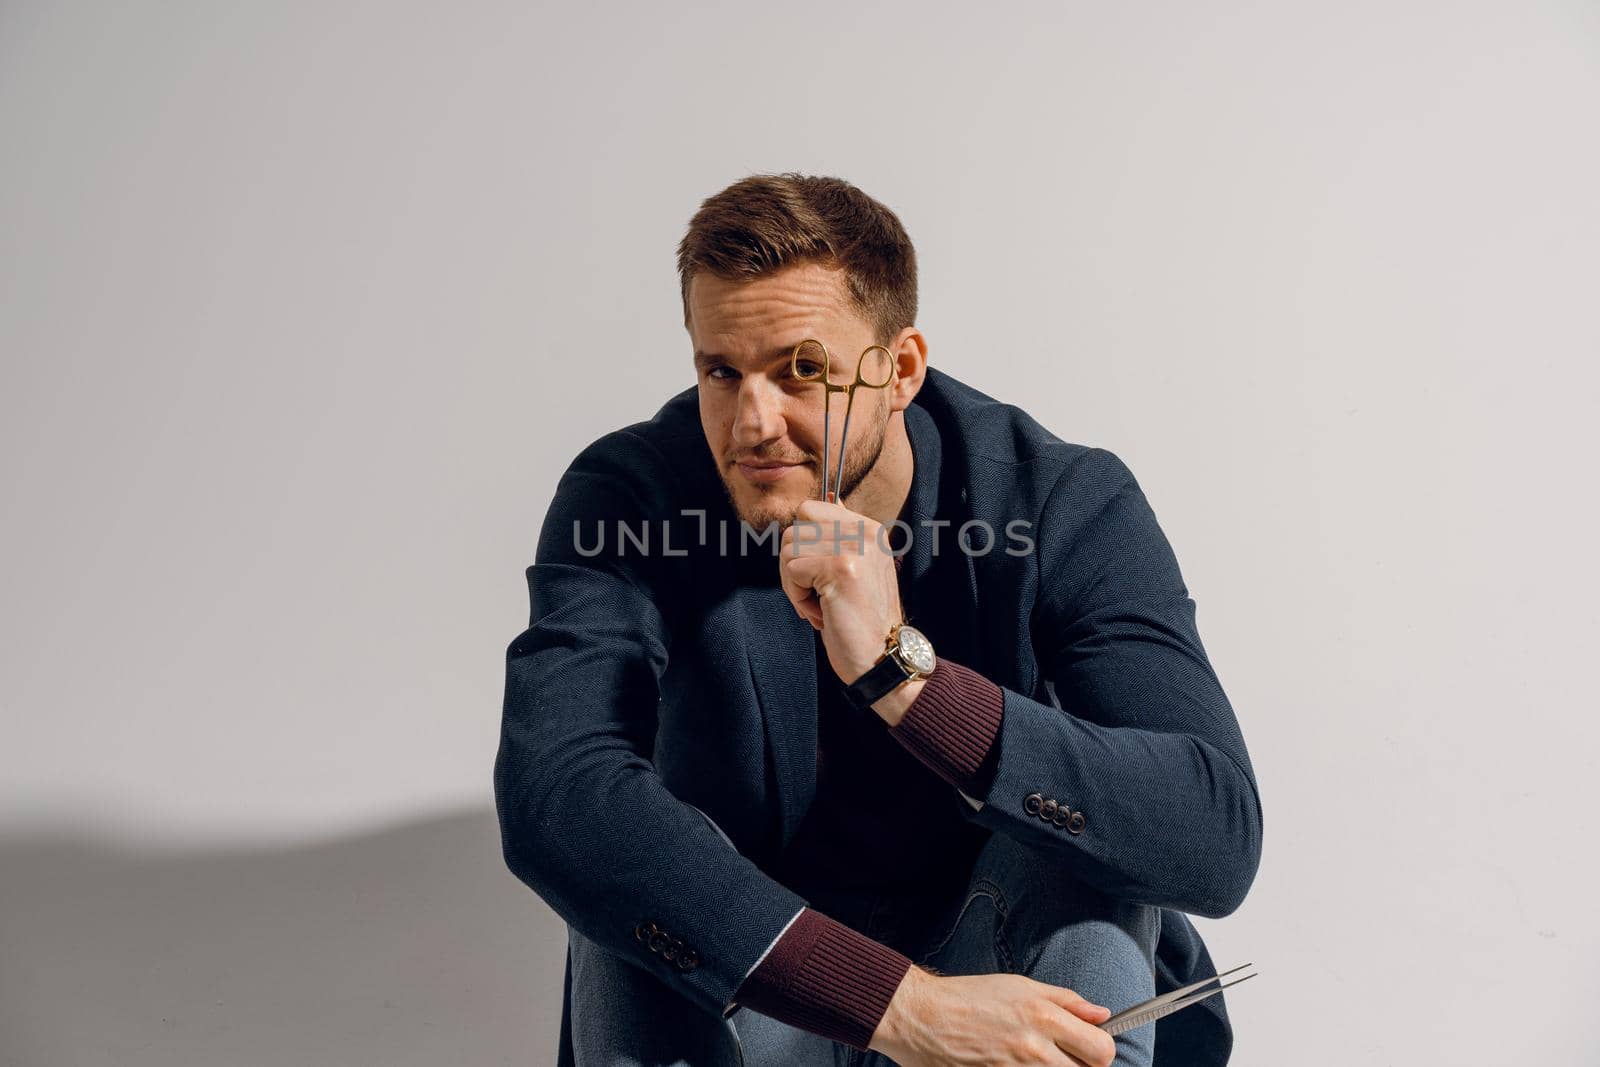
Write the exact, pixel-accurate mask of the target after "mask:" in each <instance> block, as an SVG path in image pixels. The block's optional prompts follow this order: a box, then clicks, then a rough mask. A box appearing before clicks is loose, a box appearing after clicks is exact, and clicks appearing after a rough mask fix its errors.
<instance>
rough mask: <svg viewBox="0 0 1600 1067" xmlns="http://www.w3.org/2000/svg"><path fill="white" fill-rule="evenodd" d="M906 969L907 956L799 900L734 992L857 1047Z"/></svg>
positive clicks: (752, 1005) (756, 1007)
mask: <svg viewBox="0 0 1600 1067" xmlns="http://www.w3.org/2000/svg"><path fill="white" fill-rule="evenodd" d="M909 970H911V959H910V958H909V957H907V956H905V955H902V954H901V953H899V952H896V951H895V950H894V949H892V948H890V947H889V946H887V945H882V944H879V943H878V942H876V941H874V940H872V938H870V937H868V936H867V935H865V934H862V933H858V932H857V931H855V930H853V929H851V928H850V927H848V926H846V925H845V924H844V923H842V922H839V921H838V920H837V919H833V918H830V917H829V916H827V915H824V914H822V912H820V911H814V910H812V909H811V908H806V909H804V910H803V911H801V912H800V915H799V916H798V917H797V918H796V919H795V921H794V922H793V923H792V924H791V925H790V926H789V929H788V930H786V931H785V932H784V934H783V936H782V937H780V938H778V942H777V944H775V945H773V946H772V950H771V951H770V952H768V953H767V957H766V959H764V960H762V961H761V964H760V966H758V967H757V968H756V969H755V970H754V971H751V972H750V974H749V976H748V977H746V978H745V980H744V982H743V983H742V984H741V985H740V986H739V991H738V993H736V994H735V995H734V998H733V999H734V1000H736V1001H738V1002H739V1003H740V1004H741V1005H743V1006H744V1007H747V1008H749V1009H750V1010H752V1011H758V1012H760V1013H761V1014H762V1015H769V1016H771V1017H772V1018H774V1019H777V1020H778V1021H779V1022H784V1023H788V1024H789V1025H790V1026H795V1027H799V1028H800V1029H802V1030H809V1031H810V1032H811V1033H814V1034H821V1035H822V1036H823V1037H826V1038H828V1039H829V1040H831V1041H838V1042H840V1043H841V1044H845V1045H849V1046H850V1047H851V1048H857V1049H861V1050H863V1051H864V1050H865V1049H866V1047H867V1043H868V1042H869V1041H871V1040H872V1033H873V1031H874V1030H876V1029H877V1028H878V1022H879V1021H880V1020H881V1019H882V1018H883V1013H884V1012H885V1011H887V1010H888V1008H889V1001H891V1000H893V999H894V992H895V990H896V989H898V988H900V982H901V980H902V979H904V978H905V976H906V972H907V971H909Z"/></svg>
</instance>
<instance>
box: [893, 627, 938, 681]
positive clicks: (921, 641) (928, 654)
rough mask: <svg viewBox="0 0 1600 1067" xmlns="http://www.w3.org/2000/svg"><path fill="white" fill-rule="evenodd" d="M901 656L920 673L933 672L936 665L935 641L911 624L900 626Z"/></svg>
mask: <svg viewBox="0 0 1600 1067" xmlns="http://www.w3.org/2000/svg"><path fill="white" fill-rule="evenodd" d="M898 637H899V645H900V658H901V659H902V660H904V661H905V662H906V664H907V665H908V666H909V667H910V668H911V669H912V670H914V671H916V672H917V673H918V674H932V673H933V668H934V665H935V662H936V661H935V659H934V655H933V643H932V642H931V641H929V640H928V639H927V638H926V637H924V636H922V631H921V630H917V629H914V628H912V627H910V626H902V627H900V632H899V635H898Z"/></svg>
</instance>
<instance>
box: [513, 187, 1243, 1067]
mask: <svg viewBox="0 0 1600 1067" xmlns="http://www.w3.org/2000/svg"><path fill="white" fill-rule="evenodd" d="M679 273H680V281H681V286H682V292H683V300H684V314H685V325H686V327H687V329H688V333H689V338H690V341H691V347H692V351H693V362H694V367H695V371H696V377H697V384H696V386H695V388H693V389H690V390H686V391H685V392H683V393H680V394H679V395H677V396H675V397H674V398H672V399H671V400H670V401H668V403H667V404H666V405H665V406H664V407H663V408H662V409H661V410H660V411H659V412H658V413H657V414H656V416H655V417H654V418H653V419H651V420H649V421H648V422H643V423H636V424H634V425H632V426H629V427H626V428H624V429H621V430H618V431H615V432H613V433H610V434H607V435H606V436H604V437H602V438H601V439H600V440H598V441H596V442H594V443H593V444H592V445H590V446H589V447H588V448H586V449H584V450H583V452H582V453H581V454H580V455H579V456H578V457H577V459H575V460H574V461H573V463H572V465H571V466H570V467H569V468H568V470H567V472H566V474H565V475H564V476H563V478H562V480H561V483H560V485H559V486H558V488H557V490H556V494H555V499H554V500H553V501H552V503H551V506H550V509H549V512H548V514H547V516H546V519H545V523H544V528H543V531H542V534H541V537H540V541H539V546H538V550H537V557H536V562H535V563H534V565H533V566H532V567H530V568H529V569H528V574H527V576H528V584H529V593H530V598H531V604H532V613H531V619H530V625H529V627H528V629H527V630H526V631H524V632H523V633H522V634H521V635H520V636H518V637H517V638H516V639H515V640H514V641H513V642H512V643H511V646H510V647H509V649H508V650H507V679H506V699H505V707H504V720H503V729H502V735H501V744H500V751H499V755H498V758H497V760H496V765H495V786H496V797H497V806H498V810H499V816H500V824H501V830H502V839H503V844H504V851H505V859H506V862H507V864H508V866H509V867H510V868H511V870H512V871H513V872H515V873H516V874H517V876H518V877H519V878H521V879H522V880H523V881H524V882H526V883H527V884H528V885H529V886H530V887H532V888H533V889H534V890H535V891H536V892H538V893H539V894H540V896H542V897H543V898H544V900H545V901H546V902H547V903H549V904H550V906H551V907H552V908H554V909H555V911H556V912H557V913H558V914H560V915H561V916H562V918H563V919H565V920H566V922H567V924H568V932H569V940H568V956H567V973H566V979H565V990H564V1002H563V1009H562V1036H561V1048H560V1061H561V1062H562V1063H563V1064H572V1063H576V1064H579V1065H587V1064H607V1065H610V1064H636V1063H637V1064H644V1063H649V1064H685V1065H693V1067H703V1065H710V1064H717V1065H721V1064H729V1065H731V1064H739V1063H743V1064H767V1063H772V1064H778V1063H783V1064H868V1063H870V1064H883V1063H885V1062H889V1061H892V1062H894V1063H898V1064H902V1065H905V1067H922V1065H943V1064H976V1063H994V1064H1098V1065H1104V1064H1107V1063H1111V1062H1113V1058H1115V1062H1116V1063H1118V1064H1124V1065H1132V1064H1150V1063H1152V1062H1158V1061H1157V1059H1156V1057H1159V1062H1160V1063H1161V1064H1163V1065H1167V1064H1171V1065H1179V1064H1181V1065H1185V1067H1191V1065H1197V1064H1202V1065H1203V1064H1209V1063H1224V1062H1226V1060H1227V1058H1228V1054H1229V1051H1230V1049H1231V1044H1232V1039H1231V1030H1230V1029H1229V1026H1228V1022H1227V1017H1226V1014H1225V1011H1224V1008H1223V1004H1222V998H1221V997H1220V996H1216V997H1212V998H1211V999H1210V1000H1208V1001H1205V1002H1203V1003H1202V1004H1200V1005H1197V1006H1195V1007H1192V1008H1190V1009H1187V1010H1185V1011H1182V1012H1179V1013H1177V1014H1175V1015H1172V1016H1169V1017H1168V1018H1167V1019H1164V1020H1162V1021H1161V1022H1160V1023H1158V1024H1152V1025H1146V1026H1144V1027H1141V1028H1139V1029H1137V1030H1134V1031H1132V1032H1130V1033H1128V1034H1125V1035H1122V1036H1121V1037H1119V1038H1117V1039H1116V1040H1115V1042H1113V1041H1112V1040H1111V1039H1110V1038H1109V1037H1108V1036H1107V1035H1106V1034H1105V1033H1104V1032H1103V1031H1101V1030H1100V1029H1099V1028H1098V1027H1097V1026H1096V1025H1095V1024H1097V1023H1099V1022H1101V1021H1103V1020H1104V1019H1106V1018H1107V1017H1108V1016H1109V1014H1110V1013H1111V1012H1113V1011H1119V1010H1121V1009H1123V1008H1125V1007H1128V1006H1130V1005H1131V1004H1134V1003H1137V1002H1139V1001H1140V1000H1143V999H1146V998H1147V997H1149V996H1151V995H1153V994H1154V993H1156V992H1161V991H1165V990H1168V989H1171V988H1174V987H1176V986H1177V985H1180V984H1184V983H1187V982H1190V981H1195V980H1197V979H1200V978H1204V977H1209V976H1210V975H1212V974H1214V973H1215V969H1214V968H1213V967H1212V964H1211V961H1210V959H1209V957H1208V955H1207V953H1206V951H1205V948H1204V946H1203V944H1202V943H1201V941H1200V939H1199V937H1198V935H1197V934H1196V932H1195V930H1194V927H1193V925H1192V924H1191V923H1189V921H1188V920H1187V918H1186V917H1185V915H1184V913H1192V914H1200V915H1206V916H1211V917H1216V916H1222V915H1226V914H1228V913H1230V912H1232V911H1233V910H1234V909H1236V908H1237V907H1238V905H1239V903H1240V902H1241V901H1242V900H1243V898H1244V896H1245V894H1246V892H1247V891H1248V889H1249V886H1250V883H1251V882H1252V880H1253V879H1254V875H1255V871H1256V868H1257V865H1258V862H1259V857H1260V848H1261V827H1262V822H1261V808H1260V802H1259V797H1258V794H1257V791H1256V785H1255V780H1254V776H1253V772H1252V769H1251V766H1250V761H1249V757H1248V755H1247V752H1246V749H1245V745H1244V742H1243V739H1242V737H1241V736H1240V732H1239V728H1238V724H1237V721H1236V719H1235V717H1234V715H1233V712H1232V709H1231V707H1230V706H1229V703H1228V701H1227V698H1226V697H1225V696H1224V694H1223V692H1222V689H1221V687H1220V685H1219V684H1218V682H1217V679H1216V676H1215V674H1214V672H1213V671H1212V669H1211V667H1210V664H1209V663H1208V661H1207V659H1206V655H1205V652H1204V650H1203V648H1202V646H1201V643H1200V639H1199V636H1198V633H1197V632H1196V630H1195V626H1194V604H1193V601H1192V600H1191V599H1190V598H1189V597H1188V594H1187V590H1186V588H1185V586H1184V584H1183V581H1182V578H1181V576H1180V573H1179V570H1178V566H1177V562H1176V560H1175V558H1174V556H1173V554H1172V552H1171V549H1170V547H1169V546H1168V544H1167V542H1166V539H1165V538H1164V536H1163V535H1162V533H1161V531H1160V528H1159V526H1158V525H1157V523H1156V520H1155V516H1154V514H1153V512H1152V511H1151V509H1150V507H1149V505H1148V503H1147V502H1146V500H1145V498H1144V496H1143V494H1142V493H1141V491H1140V489H1139V486H1138V484H1137V482H1136V481H1135V480H1134V478H1133V475H1132V474H1131V472H1129V470H1128V469H1127V467H1126V466H1125V465H1124V464H1123V463H1122V462H1121V461H1120V460H1119V459H1118V458H1117V457H1116V456H1115V455H1114V454H1112V453H1110V452H1108V451H1106V450H1104V449H1097V448H1089V447H1085V446H1083V445H1077V444H1070V443H1067V442H1065V441H1062V440H1061V439H1059V438H1057V437H1055V436H1053V435H1052V434H1050V433H1049V432H1048V431H1046V430H1044V429H1043V428H1042V427H1040V426H1039V425H1038V424H1037V423H1036V422H1034V421H1033V420H1032V419H1031V418H1029V417H1028V416H1027V415H1026V414H1025V413H1023V412H1022V411H1021V410H1019V409H1017V408H1015V407H1013V406H1010V405H1007V404H1002V403H999V402H997V401H995V400H993V399H991V398H989V397H987V396H985V395H984V394H982V393H980V392H978V391H976V390H974V389H972V388H970V387H968V386H965V385H963V384H962V383H960V382H958V381H956V380H955V379H954V378H952V377H950V376H949V375H947V374H943V373H940V372H939V371H937V370H936V369H933V368H930V367H929V366H928V364H927V342H926V339H925V338H924V337H923V335H922V334H921V332H920V331H919V330H918V329H917V328H916V326H915V324H914V323H915V316H916V268H915V256H914V252H913V249H912V246H911V243H910V240H909V239H908V238H907V236H906V234H905V231H904V229H903V228H902V227H901V225H900V223H899V221H898V219H896V218H895V216H894V214H893V213H892V212H890V211H889V210H888V209H887V208H885V207H883V205H881V204H879V203H877V202H876V201H874V200H872V199H871V198H870V197H867V196H866V195H865V194H863V193H862V192H861V191H860V190H858V189H856V188H855V187H853V186H851V185H849V184H848V183H845V182H842V181H839V180H836V179H830V178H812V177H802V176H799V175H767V176H758V177H753V178H749V179H746V180H743V181H740V182H737V183H735V184H734V185H732V186H730V187H729V188H728V189H726V190H724V191H722V192H721V193H719V194H717V195H716V196H713V197H711V198H710V199H708V200H707V201H706V202H705V203H704V204H703V205H702V207H701V209H700V211H699V212H698V213H697V214H696V215H695V217H694V219H693V220H692V221H691V222H690V225H689V230H688V233H687V234H686V236H685V237H684V239H683V242H682V243H681V245H680V248H679ZM807 340H815V341H819V342H821V346H820V347H818V346H815V345H808V346H805V347H803V348H800V350H799V351H797V347H799V346H800V345H801V342H803V341H807ZM874 346H882V347H881V348H875V347H874ZM824 349H825V350H826V353H827V358H826V359H825V360H823V359H820V358H816V357H819V356H820V354H821V353H822V351H823V350H824ZM802 355H804V356H805V357H806V359H805V360H802V359H801V358H800V357H801V356H802ZM858 358H859V359H860V360H862V361H863V362H862V366H864V367H866V368H867V373H866V374H864V377H865V378H868V379H873V378H874V375H873V373H872V369H871V368H872V367H873V366H881V367H883V368H885V371H886V372H888V371H892V374H891V375H890V376H889V381H888V383H887V384H886V385H885V387H884V388H881V389H872V388H860V389H858V391H857V392H856V394H855V397H854V407H853V409H852V411H851V417H850V433H849V437H848V440H847V441H845V442H844V447H843V451H842V453H841V437H842V430H843V426H842V424H843V422H844V418H843V414H844V407H845V404H846V400H845V399H833V400H832V404H833V406H832V409H831V417H830V418H828V419H826V420H825V419H824V413H823V405H824V403H825V402H826V401H825V399H824V386H823V385H822V383H821V382H820V381H816V380H811V381H807V380H805V379H806V378H814V377H815V375H817V374H818V373H819V372H820V371H822V370H823V367H822V366H821V365H820V364H822V363H824V362H825V363H826V364H827V366H826V370H827V376H828V378H829V380H830V381H831V382H834V383H836V384H839V385H846V384H848V383H849V382H850V381H851V380H852V375H853V372H854V371H855V370H856V368H857V365H858ZM873 361H879V362H876V363H874V362H873ZM797 371H798V373H796V372H797ZM829 395H830V397H831V394H829ZM825 427H826V430H827V437H826V439H825V436H824V434H825ZM824 454H826V455H828V456H829V457H830V460H831V461H830V464H829V465H830V466H832V465H833V464H832V461H836V460H837V457H839V456H840V455H841V454H842V455H843V465H842V471H843V474H842V479H840V481H839V484H838V485H837V487H836V488H837V492H836V493H834V494H832V498H831V499H821V498H822V497H823V495H824V494H823V485H824V477H825V475H824V471H823V465H822V457H823V456H824ZM829 477H830V481H829V483H828V484H829V488H830V489H833V488H835V487H834V486H833V485H832V481H831V475H830V476H829ZM780 529H781V531H782V532H781V536H778V535H777V534H778V531H779V530H780ZM763 533H765V534H766V535H768V536H765V537H763V536H762V535H763ZM907 624H909V626H908V625H907ZM919 638H920V640H919ZM930 644H931V649H930V648H929V647H928V646H929V645H930ZM930 666H931V670H929V667H930ZM886 1057H887V1059H886Z"/></svg>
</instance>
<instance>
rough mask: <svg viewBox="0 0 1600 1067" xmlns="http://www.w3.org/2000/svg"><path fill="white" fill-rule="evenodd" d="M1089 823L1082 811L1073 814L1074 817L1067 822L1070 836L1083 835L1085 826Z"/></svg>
mask: <svg viewBox="0 0 1600 1067" xmlns="http://www.w3.org/2000/svg"><path fill="white" fill-rule="evenodd" d="M1088 821H1089V820H1088V819H1085V818H1084V817H1083V812H1081V811H1075V812H1073V813H1072V817H1071V818H1070V819H1068V820H1067V833H1069V834H1081V833H1083V827H1084V824H1085V823H1087V822H1088Z"/></svg>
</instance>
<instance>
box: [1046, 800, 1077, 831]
mask: <svg viewBox="0 0 1600 1067" xmlns="http://www.w3.org/2000/svg"><path fill="white" fill-rule="evenodd" d="M1072 814H1073V813H1072V811H1070V810H1069V809H1068V808H1067V806H1066V805H1065V804H1063V805H1061V806H1060V807H1059V808H1057V809H1056V813H1055V814H1054V815H1052V816H1051V817H1050V821H1051V822H1053V823H1055V824H1056V825H1057V826H1065V825H1067V819H1068V817H1069V816H1071V815H1072Z"/></svg>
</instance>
